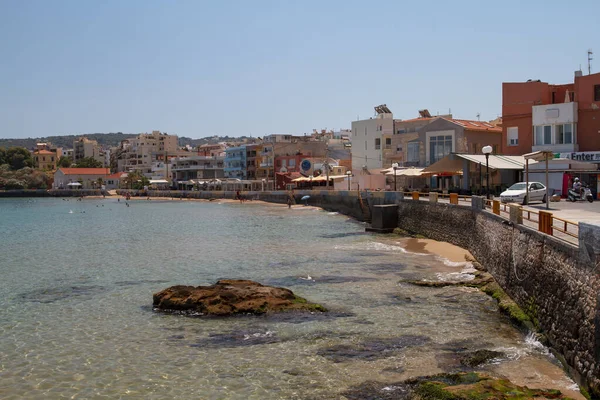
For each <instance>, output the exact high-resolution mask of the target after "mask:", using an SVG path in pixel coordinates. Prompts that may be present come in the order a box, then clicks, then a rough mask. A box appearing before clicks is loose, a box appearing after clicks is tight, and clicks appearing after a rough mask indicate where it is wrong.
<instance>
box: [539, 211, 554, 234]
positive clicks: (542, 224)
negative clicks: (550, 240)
mask: <svg viewBox="0 0 600 400" xmlns="http://www.w3.org/2000/svg"><path fill="white" fill-rule="evenodd" d="M538 230H539V231H540V232H543V233H546V234H548V235H552V213H551V212H548V211H542V210H540V218H539V223H538Z"/></svg>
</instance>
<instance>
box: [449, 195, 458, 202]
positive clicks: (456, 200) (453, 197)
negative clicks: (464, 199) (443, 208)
mask: <svg viewBox="0 0 600 400" xmlns="http://www.w3.org/2000/svg"><path fill="white" fill-rule="evenodd" d="M450 204H458V193H450Z"/></svg>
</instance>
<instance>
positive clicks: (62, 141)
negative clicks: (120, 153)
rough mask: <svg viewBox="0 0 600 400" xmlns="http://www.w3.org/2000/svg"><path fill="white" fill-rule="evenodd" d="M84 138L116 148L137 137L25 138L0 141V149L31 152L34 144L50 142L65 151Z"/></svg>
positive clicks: (77, 136)
mask: <svg viewBox="0 0 600 400" xmlns="http://www.w3.org/2000/svg"><path fill="white" fill-rule="evenodd" d="M82 136H85V137H86V138H88V139H90V140H95V141H97V142H98V144H99V145H101V146H106V147H113V146H118V145H119V143H121V141H122V140H125V139H131V138H134V137H136V136H137V135H134V134H131V133H121V132H117V133H90V134H85V135H62V136H48V137H39V138H27V139H0V147H4V148H7V149H8V148H11V147H25V148H26V149H29V150H33V149H34V148H35V145H36V143H46V142H50V143H52V144H53V145H54V146H57V147H62V148H66V149H72V148H73V142H74V141H75V140H76V139H78V138H80V137H82Z"/></svg>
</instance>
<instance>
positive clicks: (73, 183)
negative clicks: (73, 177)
mask: <svg viewBox="0 0 600 400" xmlns="http://www.w3.org/2000/svg"><path fill="white" fill-rule="evenodd" d="M67 186H81V183H79V182H71V183H67Z"/></svg>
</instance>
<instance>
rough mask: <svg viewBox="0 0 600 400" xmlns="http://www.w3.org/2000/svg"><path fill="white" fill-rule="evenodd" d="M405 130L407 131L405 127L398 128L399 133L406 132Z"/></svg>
mask: <svg viewBox="0 0 600 400" xmlns="http://www.w3.org/2000/svg"><path fill="white" fill-rule="evenodd" d="M404 132H406V130H404V129H398V134H401V133H404Z"/></svg>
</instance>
